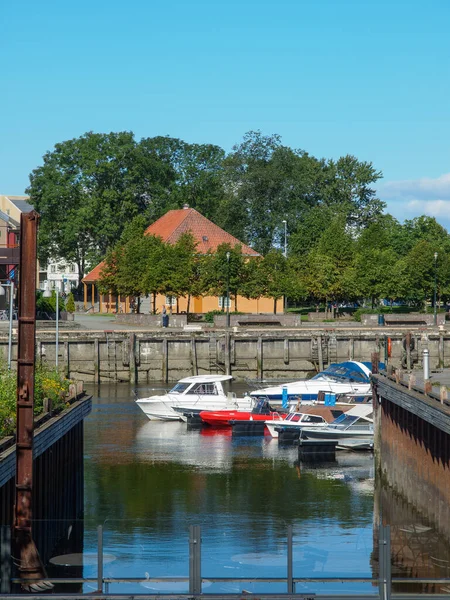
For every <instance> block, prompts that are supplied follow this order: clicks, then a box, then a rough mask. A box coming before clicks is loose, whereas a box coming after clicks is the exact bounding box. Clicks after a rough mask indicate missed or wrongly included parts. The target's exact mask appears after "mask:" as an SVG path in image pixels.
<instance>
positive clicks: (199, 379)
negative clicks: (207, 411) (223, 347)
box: [169, 375, 233, 396]
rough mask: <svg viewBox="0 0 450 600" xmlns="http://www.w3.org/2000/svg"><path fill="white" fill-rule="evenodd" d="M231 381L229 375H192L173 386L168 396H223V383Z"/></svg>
mask: <svg viewBox="0 0 450 600" xmlns="http://www.w3.org/2000/svg"><path fill="white" fill-rule="evenodd" d="M231 379H233V377H232V376H231V375H194V376H192V377H185V378H184V379H180V381H179V382H178V383H177V384H176V385H174V387H173V388H172V389H171V390H170V391H169V394H177V395H178V394H179V395H183V396H184V395H195V396H199V395H201V396H225V395H226V394H225V391H224V389H223V383H224V382H226V381H230V380H231Z"/></svg>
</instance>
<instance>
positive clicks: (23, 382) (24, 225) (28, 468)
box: [14, 211, 52, 591]
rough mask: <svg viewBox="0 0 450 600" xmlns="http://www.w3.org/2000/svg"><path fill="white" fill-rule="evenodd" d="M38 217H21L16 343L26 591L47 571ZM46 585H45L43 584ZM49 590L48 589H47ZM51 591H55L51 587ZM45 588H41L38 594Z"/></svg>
mask: <svg viewBox="0 0 450 600" xmlns="http://www.w3.org/2000/svg"><path fill="white" fill-rule="evenodd" d="M38 220H39V215H38V214H37V213H36V212H34V211H32V212H30V213H22V214H21V215H20V259H19V269H20V286H19V319H18V322H19V326H18V343H17V442H16V490H15V502H14V507H15V508H14V546H15V557H16V561H17V563H18V572H19V576H20V578H21V580H22V587H24V589H28V590H32V591H33V588H34V584H33V583H30V582H29V580H30V579H39V578H45V577H46V574H45V569H44V565H43V564H42V562H41V560H40V557H39V553H38V551H37V548H36V545H35V543H34V541H33V537H32V500H33V428H34V419H33V408H34V367H35V349H36V341H35V333H36V260H37V228H38ZM42 583H43V582H42ZM45 587H47V585H45ZM49 587H52V586H51V584H49ZM42 589H44V588H43V587H41V586H39V591H42Z"/></svg>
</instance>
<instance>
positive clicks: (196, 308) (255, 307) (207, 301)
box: [100, 294, 283, 314]
mask: <svg viewBox="0 0 450 600" xmlns="http://www.w3.org/2000/svg"><path fill="white" fill-rule="evenodd" d="M149 299H150V305H151V306H152V307H153V298H152V297H150V298H149ZM165 301H166V296H165V295H162V294H158V296H157V297H156V311H157V312H158V313H161V311H162V308H163V306H164V304H165ZM119 310H121V311H122V312H130V310H129V299H127V298H125V296H120V297H119ZM166 310H167V311H169V312H170V307H169V305H167V304H166ZM178 310H179V312H187V298H179V299H178ZM212 310H220V306H219V299H218V298H217V297H215V296H205V297H201V298H191V302H190V305H189V312H190V313H207V312H210V311H212ZM234 310H236V303H235V301H234V298H233V297H232V298H231V306H230V312H232V311H234ZM237 310H238V311H240V312H243V313H254V314H258V313H263V314H264V313H266V314H270V313H273V300H272V298H257V299H256V300H253V299H252V300H249V299H248V298H244V297H242V296H238V297H237ZM176 311H177V307H176V305H174V306H172V312H174V313H175V312H176ZM100 312H104V313H106V312H109V313H115V312H116V297H115V296H114V294H111V295H109V294H103V295H101V296H100ZM277 312H283V300H278V302H277Z"/></svg>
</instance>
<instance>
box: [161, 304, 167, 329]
mask: <svg viewBox="0 0 450 600" xmlns="http://www.w3.org/2000/svg"><path fill="white" fill-rule="evenodd" d="M161 320H162V326H163V327H168V326H169V315H168V314H167V310H166V307H165V306H163V307H162V311H161Z"/></svg>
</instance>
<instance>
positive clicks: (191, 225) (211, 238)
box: [82, 206, 283, 314]
mask: <svg viewBox="0 0 450 600" xmlns="http://www.w3.org/2000/svg"><path fill="white" fill-rule="evenodd" d="M145 233H146V234H147V235H154V236H158V237H160V238H161V239H162V240H163V241H164V242H165V243H167V244H175V243H176V242H177V241H178V240H179V238H180V236H181V235H182V234H183V233H190V234H192V236H193V238H194V240H195V241H196V242H197V251H198V252H199V253H200V254H206V253H207V252H215V251H216V250H217V248H218V246H220V245H221V244H230V245H231V246H232V247H233V246H235V245H236V244H239V245H240V246H241V247H242V254H243V255H244V256H245V257H248V258H252V257H253V258H256V257H258V256H260V255H259V254H258V252H256V251H255V250H253V249H252V248H250V246H246V245H245V244H243V243H242V242H240V241H239V240H238V239H237V238H235V237H234V236H232V235H231V234H229V233H227V232H226V231H224V230H223V229H221V228H220V227H219V226H218V225H216V224H215V223H213V222H212V221H210V220H209V219H207V218H206V217H204V216H203V215H201V214H200V213H199V212H198V211H196V210H195V209H193V208H189V207H188V206H185V207H184V208H182V209H179V210H169V212H167V213H166V214H165V215H163V216H162V217H161V218H160V219H158V220H157V221H155V222H154V223H152V224H151V225H150V226H149V227H148V228H147V230H146V232H145ZM102 268H103V263H100V264H99V265H97V266H96V267H95V268H94V269H93V270H92V271H91V272H90V273H88V274H87V275H86V277H84V279H83V280H82V283H83V285H84V307H85V309H88V308H89V307H90V306H93V307H95V306H96V304H97V300H98V310H99V311H100V312H116V311H119V312H130V302H132V301H130V299H129V298H125V297H120V296H119V297H118V298H116V297H115V296H113V295H112V294H103V295H102V294H99V293H98V291H97V284H98V281H99V279H100V275H101V271H102ZM226 301H227V300H226V298H224V297H221V298H219V297H217V296H216V297H214V296H203V297H199V298H191V301H190V306H189V312H193V313H207V312H210V311H213V310H220V309H222V308H226ZM278 304H279V306H278V307H277V308H280V309H282V305H283V302H282V300H279V302H278ZM163 306H165V307H166V308H167V309H168V310H169V311H173V312H175V311H176V310H177V308H178V311H179V312H187V298H178V299H177V298H174V297H170V296H163V295H158V296H157V298H156V310H157V312H161V310H162V308H163ZM236 309H237V310H239V311H240V312H245V313H256V314H257V313H271V312H273V300H272V299H271V298H257V299H255V300H252V299H248V298H244V297H243V296H237V298H236V299H232V301H231V306H230V310H236Z"/></svg>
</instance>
